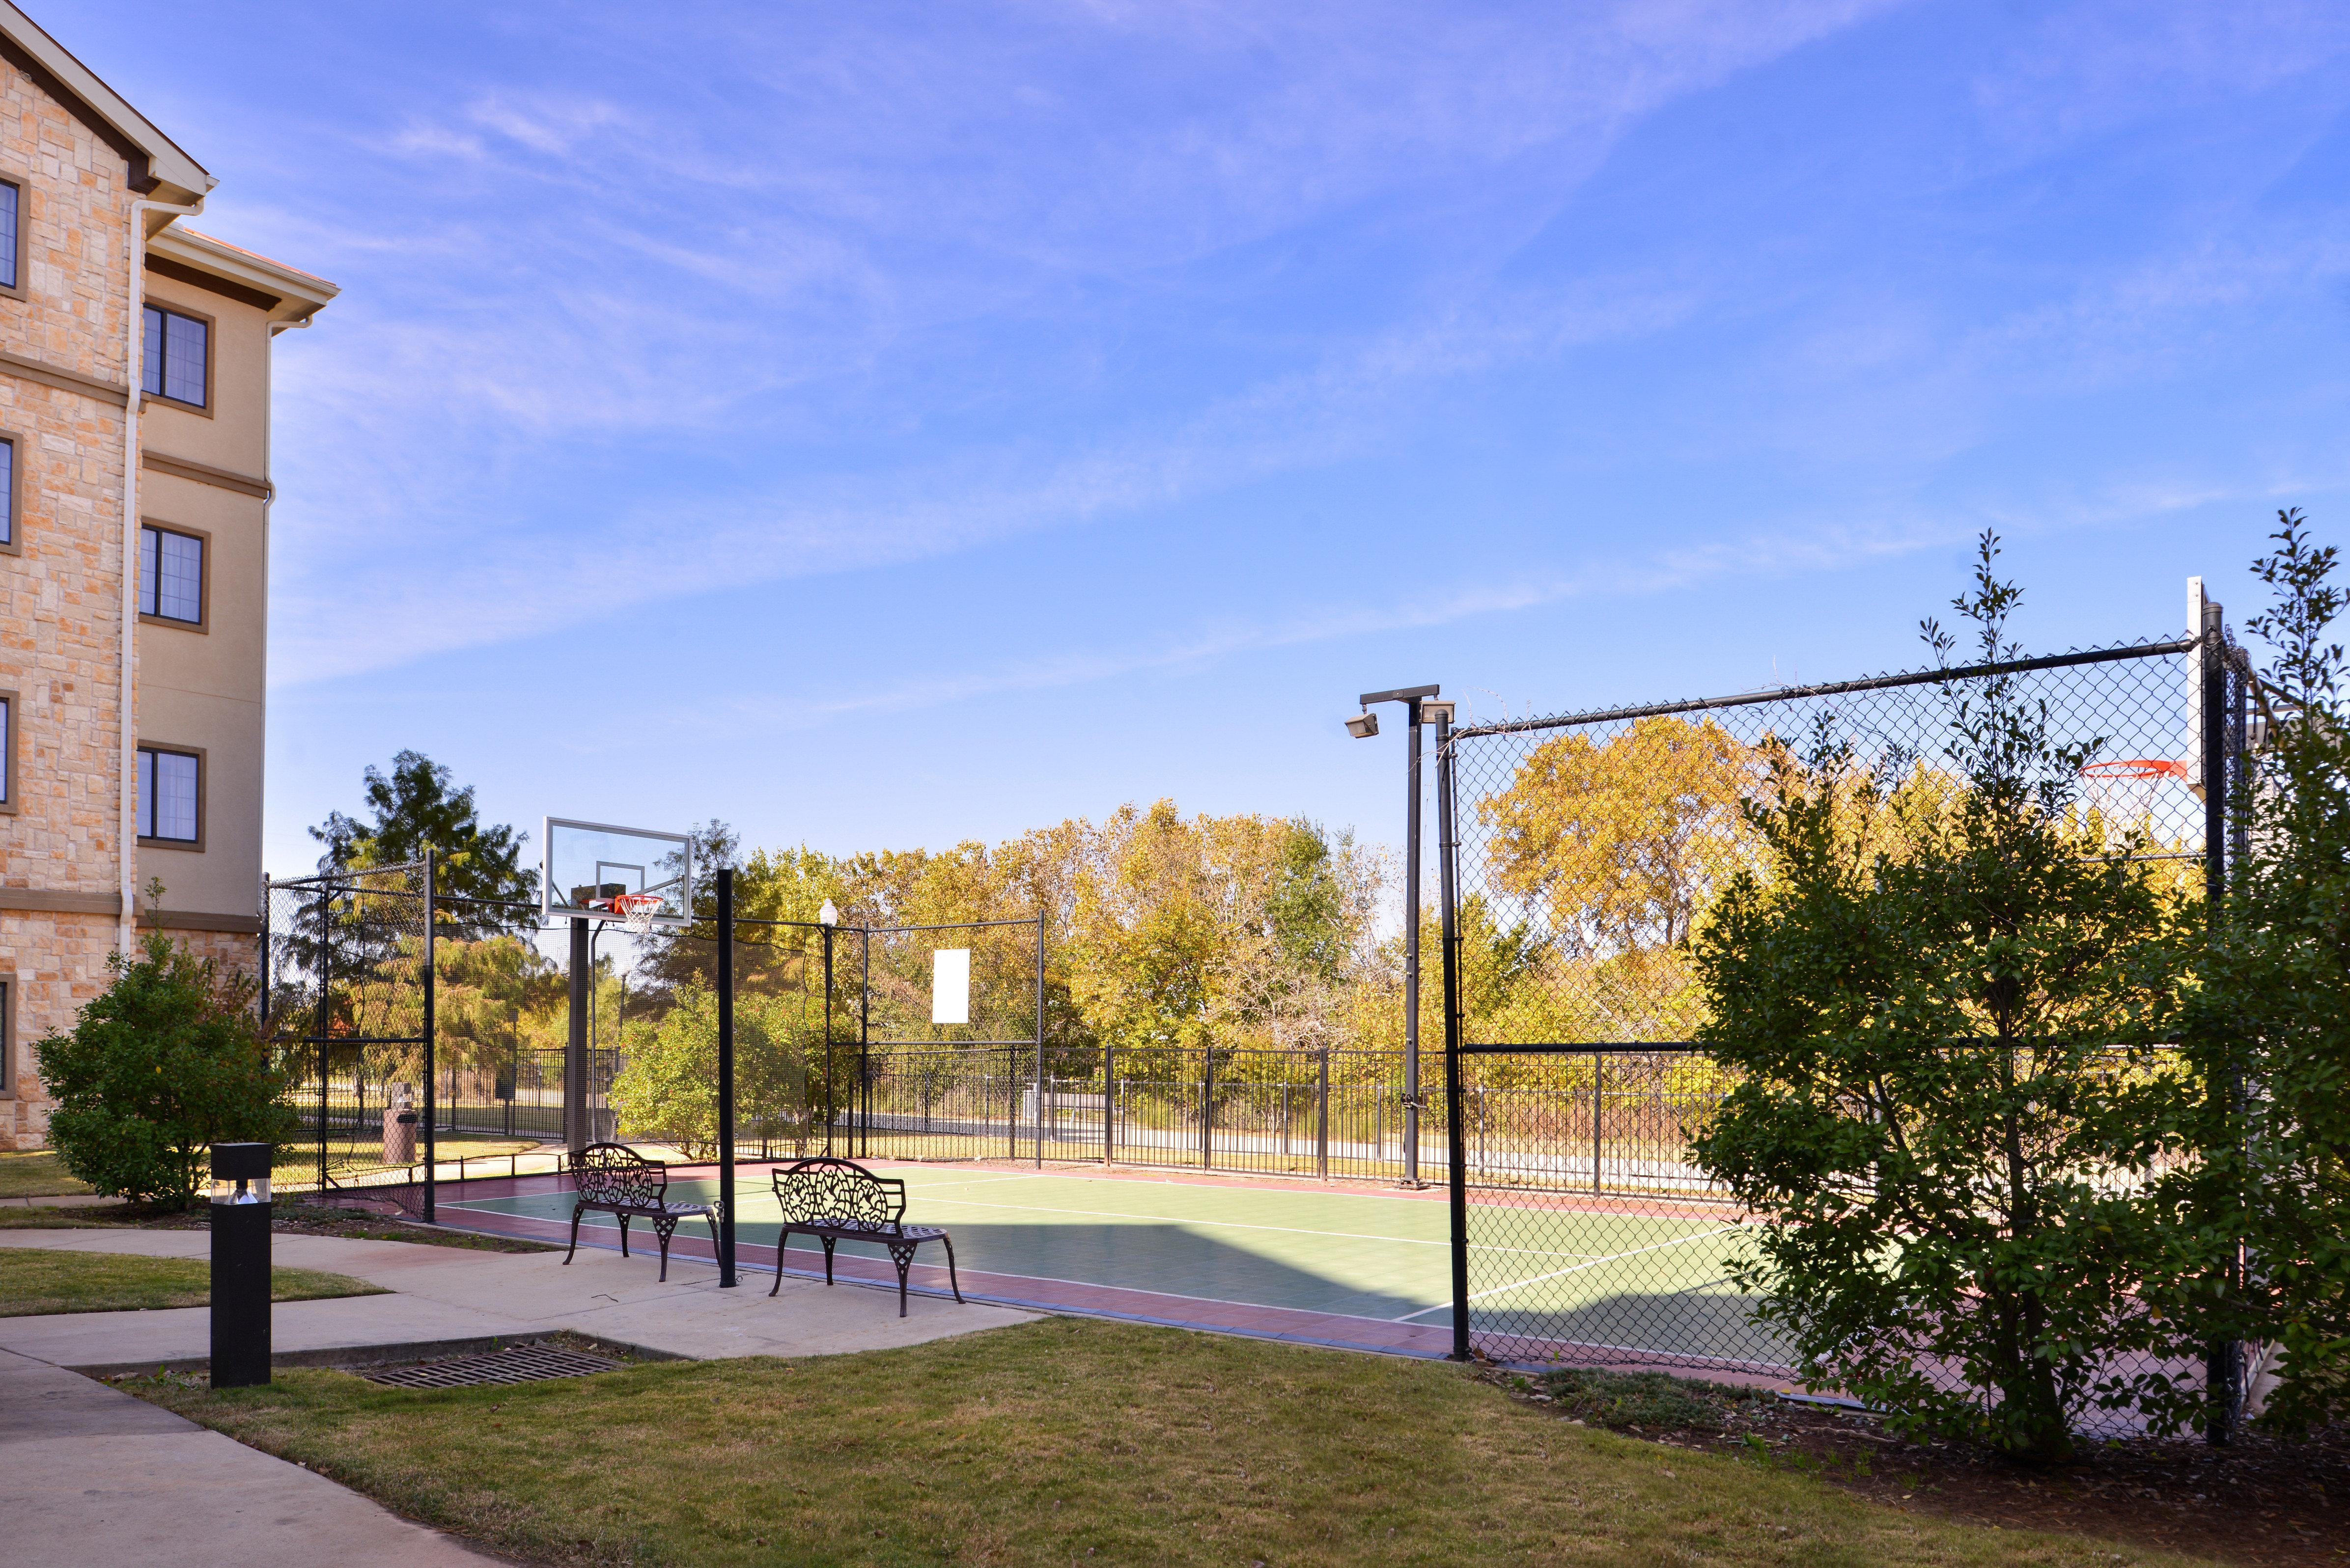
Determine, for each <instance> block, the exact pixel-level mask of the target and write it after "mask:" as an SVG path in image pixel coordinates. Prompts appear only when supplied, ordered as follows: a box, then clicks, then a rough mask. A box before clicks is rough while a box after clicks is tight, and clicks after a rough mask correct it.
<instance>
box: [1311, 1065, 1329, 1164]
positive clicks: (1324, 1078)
mask: <svg viewBox="0 0 2350 1568" xmlns="http://www.w3.org/2000/svg"><path fill="white" fill-rule="evenodd" d="M1315 1054H1316V1055H1317V1056H1318V1057H1319V1058H1320V1063H1319V1066H1318V1081H1317V1082H1316V1083H1315V1085H1314V1088H1315V1094H1314V1174H1315V1175H1316V1176H1318V1177H1320V1178H1321V1179H1323V1180H1325V1181H1327V1180H1329V1179H1330V1047H1329V1046H1328V1045H1324V1046H1323V1047H1322V1049H1321V1050H1320V1051H1318V1052H1317V1053H1315Z"/></svg>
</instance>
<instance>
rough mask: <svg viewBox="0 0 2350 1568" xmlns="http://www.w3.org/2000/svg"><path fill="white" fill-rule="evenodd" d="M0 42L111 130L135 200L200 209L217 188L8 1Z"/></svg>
mask: <svg viewBox="0 0 2350 1568" xmlns="http://www.w3.org/2000/svg"><path fill="white" fill-rule="evenodd" d="M0 38H5V40H6V42H7V43H8V44H9V45H11V46H13V47H14V51H13V52H21V53H22V55H23V56H25V57H26V58H28V59H29V60H30V61H31V63H32V64H33V65H34V66H35V67H36V68H37V70H38V71H39V72H41V73H43V74H46V75H47V77H48V78H50V82H49V83H44V84H43V85H44V86H45V87H46V86H49V85H50V84H51V83H54V85H55V87H56V88H62V89H63V90H64V91H65V92H68V93H70V94H71V95H72V96H73V97H74V98H75V99H78V101H79V103H80V105H81V107H82V108H83V109H87V110H88V113H89V114H90V115H91V116H92V117H93V118H95V119H98V120H100V121H102V122H103V123H104V124H105V125H107V126H108V127H109V128H111V129H112V130H113V132H114V137H115V138H116V139H119V140H120V142H121V143H122V145H123V146H124V147H126V148H127V149H129V151H128V152H127V154H126V156H128V157H129V158H130V163H131V170H130V182H131V186H132V188H133V189H134V190H137V191H138V192H139V193H140V195H142V196H145V197H147V198H148V199H149V200H151V201H157V202H173V203H175V204H177V205H180V206H194V205H201V204H202V203H203V199H204V195H205V193H206V192H209V191H211V190H212V188H213V186H214V185H216V184H218V183H219V182H218V181H216V180H214V179H213V176H212V175H211V173H209V172H208V171H206V170H205V168H204V166H203V164H201V163H199V162H197V161H195V160H194V159H192V158H191V157H189V156H188V154H187V152H186V151H185V150H184V149H182V147H181V146H180V144H179V143H178V142H176V141H173V140H172V139H171V138H170V137H168V136H166V135H164V134H163V132H162V131H161V130H159V129H158V128H157V127H156V125H155V124H154V122H153V121H151V120H150V119H148V118H147V117H146V116H145V115H143V114H141V113H140V112H139V111H138V110H137V109H133V108H131V107H130V101H129V100H128V99H124V98H123V96H122V95H121V94H120V93H118V92H116V91H115V90H114V89H113V88H110V87H109V86H107V85H106V83H105V82H104V81H102V80H100V79H99V75H98V73H97V72H96V71H93V70H91V69H90V68H89V67H88V66H86V65H83V64H82V63H81V62H80V61H79V60H78V59H76V58H75V57H74V56H73V51H71V50H70V49H68V48H67V47H65V46H64V45H63V44H60V43H58V42H57V40H56V39H55V38H52V37H50V36H49V35H48V34H47V33H46V32H44V31H43V30H42V28H41V26H40V24H39V23H37V22H36V21H34V20H33V19H32V18H31V17H30V16H26V15H25V13H24V12H23V11H21V10H19V9H18V8H17V7H16V5H15V4H14V3H13V0H0Z"/></svg>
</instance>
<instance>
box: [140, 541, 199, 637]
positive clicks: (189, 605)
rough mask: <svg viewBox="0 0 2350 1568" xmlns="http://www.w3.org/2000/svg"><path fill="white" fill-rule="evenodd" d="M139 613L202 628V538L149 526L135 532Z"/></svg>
mask: <svg viewBox="0 0 2350 1568" xmlns="http://www.w3.org/2000/svg"><path fill="white" fill-rule="evenodd" d="M139 613H140V615H151V616H153V617H155V618H157V619H159V620H182V621H186V622H188V623H189V624H191V625H193V626H201V625H203V619H204V542H203V538H202V537H200V536H199V535H194V534H182V533H179V532H177V531H175V530H173V529H170V528H157V527H154V526H152V525H149V526H147V527H144V528H141V529H140V530H139Z"/></svg>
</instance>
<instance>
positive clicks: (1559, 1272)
mask: <svg viewBox="0 0 2350 1568" xmlns="http://www.w3.org/2000/svg"><path fill="white" fill-rule="evenodd" d="M1744 1229H1745V1227H1744V1226H1742V1225H1728V1226H1724V1227H1723V1228H1722V1229H1721V1230H1719V1231H1706V1232H1704V1233H1703V1234H1701V1235H1697V1236H1677V1237H1675V1238H1674V1239H1673V1240H1671V1241H1658V1242H1654V1243H1652V1244H1651V1245H1649V1246H1646V1247H1635V1248H1633V1249H1632V1250H1631V1251H1628V1252H1610V1253H1608V1254H1607V1256H1606V1257H1604V1258H1594V1259H1592V1260H1591V1261H1590V1262H1587V1263H1576V1264H1575V1265H1574V1266H1573V1267H1572V1268H1565V1269H1554V1270H1552V1271H1551V1272H1549V1273H1547V1274H1536V1275H1535V1276H1534V1278H1532V1279H1530V1280H1512V1281H1511V1282H1509V1283H1508V1284H1506V1285H1495V1286H1494V1287H1493V1288H1492V1290H1490V1291H1475V1292H1472V1293H1471V1294H1470V1297H1469V1299H1470V1300H1471V1301H1472V1302H1473V1301H1476V1300H1479V1299H1480V1298H1482V1297H1484V1296H1497V1295H1500V1294H1501V1293H1503V1292H1504V1291H1516V1290H1523V1289H1524V1288H1525V1287H1526V1286H1528V1285H1538V1284H1540V1283H1542V1282H1544V1280H1556V1279H1564V1278H1565V1276H1567V1275H1568V1274H1576V1273H1581V1272H1583V1271H1584V1270H1586V1269H1596V1268H1597V1267H1598V1266H1599V1265H1600V1264H1602V1263H1612V1262H1615V1261H1616V1260H1617V1259H1618V1258H1637V1257H1638V1256H1639V1255H1640V1254H1641V1253H1643V1252H1654V1251H1658V1250H1659V1249H1660V1248H1665V1247H1678V1246H1679V1245H1680V1244H1681V1243H1682V1242H1683V1241H1704V1240H1705V1239H1706V1237H1707V1236H1727V1235H1730V1234H1731V1233H1732V1232H1733V1231H1742V1230H1744ZM1451 1304H1452V1303H1451V1302H1442V1303H1438V1304H1437V1305H1435V1306H1431V1307H1422V1308H1420V1309H1419V1311H1418V1312H1408V1313H1406V1314H1403V1316H1401V1317H1399V1318H1395V1319H1393V1320H1391V1321H1393V1322H1396V1323H1409V1322H1410V1321H1411V1320H1412V1319H1414V1318H1416V1317H1426V1316H1427V1315H1428V1314H1430V1313H1432V1312H1442V1311H1443V1310H1444V1309H1445V1308H1446V1307H1449V1306H1451Z"/></svg>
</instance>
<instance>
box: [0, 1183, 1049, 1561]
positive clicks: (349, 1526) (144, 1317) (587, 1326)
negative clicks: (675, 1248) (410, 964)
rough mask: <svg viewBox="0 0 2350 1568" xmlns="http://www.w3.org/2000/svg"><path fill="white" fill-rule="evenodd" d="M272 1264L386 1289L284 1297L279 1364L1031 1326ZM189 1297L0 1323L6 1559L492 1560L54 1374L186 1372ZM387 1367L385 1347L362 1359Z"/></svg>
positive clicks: (451, 1258) (306, 1475) (517, 1270)
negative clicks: (567, 1340)
mask: <svg viewBox="0 0 2350 1568" xmlns="http://www.w3.org/2000/svg"><path fill="white" fill-rule="evenodd" d="M210 1243H211V1238H210V1236H209V1235H208V1234H206V1233H205V1232H203V1231H130V1230H115V1229H108V1230H88V1231H0V1268H5V1267H6V1266H7V1250H8V1249H11V1248H20V1247H36V1248H55V1249H59V1250H64V1251H88V1252H120V1253H132V1254H137V1255H141V1256H146V1257H159V1258H202V1257H204V1256H205V1255H206V1254H207V1251H208V1249H209V1247H210ZM273 1256H274V1259H275V1261H276V1262H278V1263H281V1264H285V1265H289V1266H292V1267H296V1268H305V1269H328V1270H331V1271H333V1272H336V1273H342V1274H350V1275H353V1276H355V1277H357V1278H359V1279H362V1280H365V1281H367V1282H369V1283H370V1284H375V1285H381V1286H383V1287H384V1288H385V1289H386V1290H388V1291H390V1292H392V1294H388V1295H375V1296H348V1297H345V1298H342V1299H340V1300H337V1301H314V1302H280V1303H277V1304H276V1306H274V1307H272V1308H271V1310H270V1327H271V1331H272V1334H271V1337H272V1341H273V1348H274V1349H275V1350H276V1351H277V1352H278V1353H280V1354H286V1353H303V1352H318V1353H322V1354H328V1355H332V1354H334V1353H338V1352H351V1353H353V1354H352V1355H350V1356H349V1357H348V1359H351V1360H354V1361H356V1360H361V1359H369V1358H370V1357H369V1356H368V1355H366V1354H365V1353H366V1352H367V1351H369V1349H370V1348H373V1349H377V1350H382V1349H386V1348H400V1349H404V1350H406V1351H409V1352H414V1351H418V1350H421V1347H422V1346H424V1345H430V1344H433V1343H436V1342H437V1343H443V1344H445V1343H447V1342H451V1341H466V1340H483V1339H487V1338H490V1337H492V1336H497V1337H505V1338H515V1337H525V1336H530V1335H536V1334H546V1333H547V1332H549V1331H552V1330H556V1329H570V1330H573V1331H575V1332H577V1333H581V1334H588V1335H591V1336H593V1337H595V1338H598V1339H601V1340H605V1341H608V1342H610V1343H614V1344H619V1345H633V1346H636V1347H638V1348H639V1349H642V1350H646V1351H650V1352H652V1353H654V1354H657V1355H676V1356H687V1357H694V1358H702V1357H708V1356H727V1355H831V1354H837V1353H840V1352H844V1351H853V1350H872V1349H878V1348H879V1347H881V1346H884V1345H911V1344H915V1343H917V1342H919V1341H921V1340H926V1339H936V1338H940V1337H942V1336H944V1335H947V1334H965V1333H969V1332H970V1331H972V1330H973V1329H979V1328H993V1327H996V1326H998V1325H1000V1324H1012V1323H1024V1322H1026V1321H1028V1320H1029V1319H1030V1318H1032V1317H1033V1316H1035V1314H1031V1313H1022V1312H1014V1311H1012V1310H1010V1309H1008V1308H1004V1307H994V1306H976V1305H974V1306H959V1305H957V1304H956V1303H953V1302H951V1301H939V1300H937V1299H935V1298H932V1297H928V1296H917V1297H915V1298H914V1299H913V1301H912V1302H911V1303H910V1315H908V1316H906V1317H904V1318H900V1317H899V1315H898V1302H897V1293H896V1292H895V1291H894V1290H890V1291H882V1290H877V1289H874V1288H872V1287H870V1286H867V1285H853V1284H843V1285H840V1286H838V1287H837V1288H834V1289H831V1290H827V1289H826V1288H825V1286H824V1285H822V1284H821V1283H813V1282H809V1281H806V1280H794V1279H786V1280H785V1282H784V1287H783V1291H782V1293H781V1294H780V1295H779V1296H778V1297H776V1298H775V1299H772V1300H771V1299H770V1298H769V1297H768V1295H767V1292H766V1287H767V1286H768V1285H769V1284H770V1283H772V1282H773V1276H760V1275H746V1276H745V1277H744V1279H743V1284H742V1285H741V1286H740V1287H739V1288H737V1289H734V1290H729V1291H722V1290H720V1289H719V1288H718V1275H717V1272H716V1271H715V1270H713V1269H712V1268H711V1267H710V1266H709V1265H708V1264H706V1263H699V1262H694V1261H692V1260H690V1259H677V1258H672V1259H671V1262H670V1271H669V1282H667V1283H666V1284H664V1283H662V1282H660V1280H659V1278H658V1277H657V1276H658V1274H659V1264H658V1263H657V1262H654V1260H653V1259H651V1258H650V1257H645V1256H635V1257H629V1258H623V1257H621V1256H620V1255H619V1253H618V1252H612V1251H602V1250H600V1249H592V1248H582V1249H580V1251H579V1255H578V1257H577V1260H576V1261H575V1262H573V1263H572V1264H571V1265H570V1266H569V1267H568V1268H567V1267H565V1266H564V1262H563V1255H562V1254H561V1253H559V1252H523V1253H516V1252H487V1251H470V1250H466V1249H462V1248H455V1247H433V1246H424V1245H419V1244H417V1243H414V1242H409V1241H345V1240H342V1239H340V1238H336V1237H325V1236H279V1237H276V1238H275V1244H274V1247H273ZM210 1331H211V1314H210V1311H209V1309H207V1308H204V1307H189V1308H184V1309H175V1310H171V1311H164V1312H118V1313H72V1314H61V1315H57V1316H53V1317H11V1318H0V1521H5V1549H0V1556H5V1560H6V1561H7V1562H9V1563H23V1564H26V1568H68V1565H75V1568H78V1565H79V1564H83V1563H130V1562H144V1561H168V1562H170V1563H172V1564H173V1568H215V1565H217V1568H296V1565H298V1568H314V1565H315V1564H317V1563H335V1564H336V1565H337V1568H394V1565H395V1564H396V1565H398V1568H443V1565H444V1564H445V1565H456V1564H465V1565H469V1568H480V1565H481V1564H482V1563H484V1562H485V1561H489V1559H485V1558H484V1557H483V1556H482V1555H480V1554H478V1553H476V1552H473V1551H472V1550H471V1549H470V1548H468V1547H466V1546H464V1545H463V1544H462V1543H461V1542H457V1541H455V1540H453V1539H452V1538H451V1537H448V1536H445V1535H441V1534H437V1533H435V1532H432V1531H430V1530H426V1529H424V1528H422V1527H421V1526H419V1525H414V1524H411V1523H409V1522H407V1521H404V1520H401V1519H400V1518H398V1517H396V1516H394V1515H393V1514H391V1513H389V1512H387V1511H385V1510H383V1509H382V1508H380V1507H379V1506H377V1505H376V1504H375V1503H373V1502H370V1501H368V1500H367V1499H366V1498H363V1497H361V1496H359V1494H358V1493H357V1492H353V1491H350V1490H346V1489H345V1488H343V1487H342V1486H340V1485H338V1484H337V1483H336V1482H333V1481H330V1480H325V1479H324V1478H322V1477H320V1476H317V1475H315V1474H313V1473H311V1472H310V1471H308V1470H306V1469H301V1468H300V1467H299V1466H296V1465H292V1464H288V1463H286V1461H284V1460H282V1459H272V1458H271V1457H269V1456H268V1455H266V1454H264V1453H262V1452H261V1451H260V1450H258V1449H248V1448H246V1447H244V1445H243V1444H241V1443H238V1442H236V1441H235V1440H234V1439H233V1438H224V1437H222V1436H221V1435H220V1434H218V1433H216V1432H208V1431H205V1430H204V1429H203V1428H200V1427H197V1426H194V1425H192V1423H190V1422H187V1421H184V1420H182V1419H181V1418H180V1417H177V1416H174V1415H172V1414H171V1413H170V1412H168V1411H165V1410H161V1409H158V1408H157V1407H154V1406H152V1405H149V1404H147V1403H145V1402H144V1401H142V1400H140V1399H135V1398H133V1397H130V1395H128V1394H124V1393H121V1392H120V1391H119V1390H116V1389H112V1388H108V1387H106V1386H103V1385H101V1384H99V1383H95V1382H93V1381H91V1380H90V1379H89V1378H88V1377H85V1376H79V1375H78V1374H77V1373H75V1372H72V1371H69V1370H68V1368H69V1367H76V1366H81V1367H92V1368H98V1369H101V1370H114V1369H122V1370H130V1369H132V1368H140V1369H148V1370H151V1369H152V1368H153V1367H155V1366H158V1365H159V1364H179V1365H187V1364H191V1363H196V1362H201V1361H202V1360H203V1358H204V1356H205V1354H206V1352H207V1350H208V1348H209V1345H208V1343H207V1342H208V1339H209V1335H210ZM376 1358H389V1357H376Z"/></svg>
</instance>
